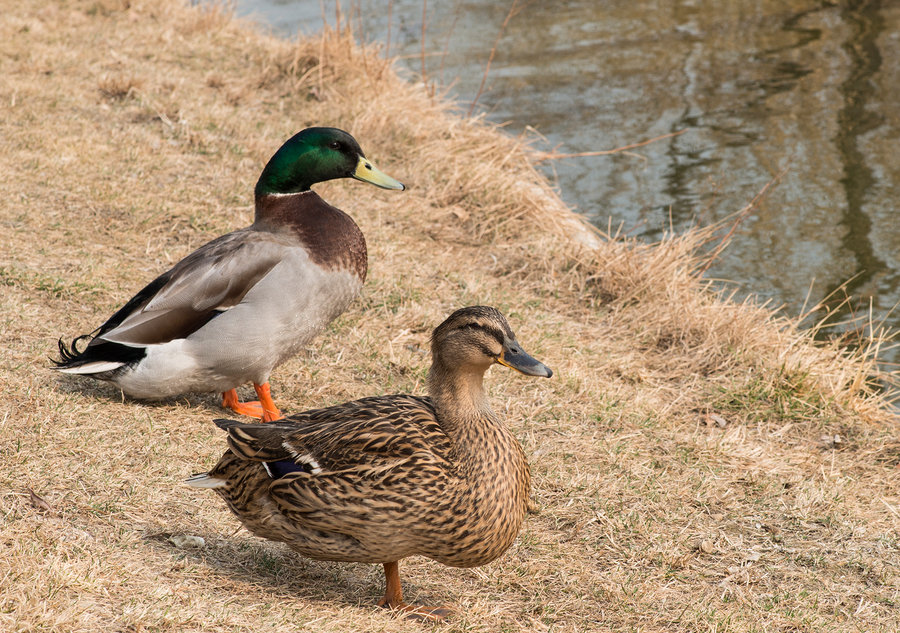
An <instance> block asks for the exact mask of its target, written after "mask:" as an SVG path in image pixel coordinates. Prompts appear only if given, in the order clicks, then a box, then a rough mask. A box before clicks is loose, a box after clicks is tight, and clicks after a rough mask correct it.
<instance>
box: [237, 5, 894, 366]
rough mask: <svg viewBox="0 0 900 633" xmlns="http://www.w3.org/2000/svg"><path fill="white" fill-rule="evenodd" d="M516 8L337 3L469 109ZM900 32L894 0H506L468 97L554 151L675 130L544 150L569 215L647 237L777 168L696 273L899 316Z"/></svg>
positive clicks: (289, 19) (316, 16) (287, 12)
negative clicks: (715, 257)
mask: <svg viewBox="0 0 900 633" xmlns="http://www.w3.org/2000/svg"><path fill="white" fill-rule="evenodd" d="M323 4H324V15H325V16H326V17H325V19H328V20H329V21H330V22H331V23H333V20H334V5H333V2H330V1H326V2H324V3H320V2H319V1H318V0H314V1H309V0H306V1H302V0H301V1H298V0H239V1H238V12H239V13H240V14H241V15H251V14H252V15H256V16H258V17H259V19H260V20H261V21H264V22H268V23H269V24H270V25H272V27H273V28H274V29H275V30H276V31H277V32H279V33H281V34H284V35H289V36H293V35H295V34H296V33H297V32H298V31H300V32H303V33H313V32H315V31H317V30H318V29H320V28H321V26H322V23H323ZM511 4H512V3H511V2H490V1H486V0H484V1H456V2H454V1H452V0H450V1H446V0H445V1H443V2H437V1H435V0H432V1H431V2H427V4H426V3H423V1H422V0H398V1H394V2H386V1H382V2H374V1H372V0H359V1H358V2H355V3H351V2H344V3H343V8H344V10H345V12H347V13H351V14H352V15H353V23H354V27H355V29H356V31H357V33H358V34H359V35H360V36H361V38H363V39H366V40H367V41H380V42H382V43H383V45H384V46H385V47H386V49H387V51H388V52H389V53H390V54H392V55H393V54H399V55H402V56H403V60H402V65H405V66H406V67H407V68H408V69H409V72H410V76H411V77H413V78H418V77H420V76H421V74H422V67H423V59H424V62H425V74H426V76H427V79H428V80H429V81H432V80H442V81H443V83H444V84H450V83H452V93H453V94H454V95H455V96H456V97H457V98H458V99H459V101H460V103H461V104H462V110H463V111H465V110H467V109H468V106H469V104H470V103H471V101H472V100H473V99H474V98H475V96H476V94H478V90H479V85H480V83H481V81H482V76H483V74H484V69H485V64H486V63H487V60H488V56H489V53H490V50H491V48H492V46H493V45H494V43H495V41H497V38H498V35H499V34H500V33H501V25H502V24H503V22H504V20H505V19H506V17H507V14H508V12H509V9H510V6H511ZM423 9H424V11H423ZM423 21H424V23H425V29H424V50H425V55H424V57H423V54H422V49H423ZM898 27H900V2H888V1H882V2H879V1H877V0H869V1H849V0H847V1H843V2H828V1H822V2H812V1H808V0H777V1H776V0H729V1H715V0H694V1H672V0H668V1H666V0H655V1H654V0H628V1H616V0H610V1H606V2H599V1H588V0H575V1H570V2H537V1H532V2H519V3H518V7H517V12H516V14H515V15H514V16H513V17H512V18H511V19H510V20H509V23H508V25H507V27H506V29H505V30H504V31H503V34H502V37H500V39H499V42H498V44H497V49H496V55H495V57H494V59H493V62H492V65H491V68H490V73H489V75H488V80H487V83H486V86H485V89H484V91H483V93H482V94H481V95H480V96H479V97H478V106H479V108H482V109H483V110H485V111H487V112H488V116H489V118H490V119H492V120H494V121H497V122H509V127H508V129H509V130H510V131H512V132H516V131H520V130H523V129H525V128H527V127H529V126H530V127H533V128H535V129H536V130H537V131H538V132H539V133H541V134H542V135H543V136H545V137H546V139H547V146H546V148H547V149H550V148H552V147H556V146H558V148H557V151H560V152H568V153H577V152H587V151H593V150H604V149H612V148H616V147H620V146H623V145H627V144H630V143H634V142H638V141H642V140H645V139H649V138H651V137H656V136H660V135H664V134H668V133H671V132H676V131H680V130H685V132H684V133H683V134H681V135H679V136H676V137H672V138H668V139H665V140H662V141H659V142H656V143H653V144H651V145H648V146H645V147H641V148H638V149H635V150H633V152H631V153H627V154H626V153H623V154H618V155H615V156H601V157H589V158H577V159H576V158H570V159H562V160H554V161H548V162H547V163H546V168H547V170H548V173H549V174H550V175H551V176H552V177H554V178H557V179H558V180H557V182H558V185H559V188H560V191H561V194H562V197H563V198H564V199H565V200H566V201H567V202H568V203H570V204H571V205H573V206H575V207H576V208H577V209H578V210H579V211H580V212H581V213H583V214H584V215H586V216H587V217H588V218H590V219H591V220H592V221H593V222H595V223H597V224H599V225H601V226H603V227H605V226H607V223H608V222H609V221H610V220H611V221H612V224H613V226H614V227H615V226H619V225H621V226H622V227H623V228H624V230H625V231H626V232H628V233H629V234H632V235H639V236H641V237H642V238H645V239H648V240H654V239H657V238H659V237H660V236H661V235H662V233H663V231H666V230H668V228H669V226H670V221H671V223H672V226H673V227H674V228H675V230H683V229H685V228H687V227H689V226H691V225H693V224H697V223H708V222H711V221H714V220H716V219H719V218H723V217H725V216H727V215H729V214H731V213H733V212H734V211H737V210H739V209H741V208H742V207H744V206H745V205H746V204H748V203H749V202H750V201H751V200H752V199H753V198H754V196H755V195H756V194H757V193H758V192H759V191H760V190H761V189H763V187H764V186H765V185H766V183H767V182H769V181H770V180H772V179H773V178H774V177H775V176H776V175H777V174H779V173H781V172H782V171H783V170H785V171H784V173H783V175H782V177H781V178H780V180H779V182H778V183H777V185H776V186H775V187H774V189H772V190H771V191H770V192H769V193H768V194H767V195H766V196H765V197H764V198H763V200H762V201H761V203H760V204H759V206H758V207H757V208H756V209H755V210H754V211H753V212H752V214H751V215H750V216H749V217H748V218H747V219H746V220H745V221H744V222H743V224H742V225H741V226H740V229H739V231H738V233H737V234H736V236H735V237H734V240H733V243H732V245H731V246H730V247H729V248H728V249H727V250H726V251H725V253H724V254H723V255H722V257H721V259H720V261H719V262H718V263H717V264H716V265H715V266H714V267H713V268H712V269H711V270H710V271H709V274H710V275H712V276H715V277H717V278H723V279H728V280H732V281H736V282H738V283H739V287H740V289H741V293H743V294H748V293H752V294H756V295H759V296H760V297H762V298H771V299H773V300H774V301H775V302H776V303H777V304H784V305H785V311H786V312H787V313H788V314H791V315H795V314H799V313H800V311H801V308H802V306H803V304H804V301H805V299H806V298H807V295H809V298H810V300H811V301H813V302H815V301H818V300H820V299H822V298H823V297H826V296H828V295H829V294H830V293H832V292H833V291H834V290H835V289H836V288H838V287H839V286H840V285H841V284H843V283H847V288H848V289H849V291H850V293H851V294H852V295H853V296H854V297H855V301H854V304H853V308H852V309H853V310H855V311H856V312H859V311H863V312H865V311H867V310H868V306H869V304H870V301H871V305H872V313H873V316H874V318H875V319H876V320H878V319H885V318H886V319H887V322H888V323H889V324H890V325H892V326H893V327H900V315H898V314H890V311H891V309H892V308H893V307H894V306H895V305H896V304H897V303H898V301H900V213H898V203H897V200H898V193H900V192H898V186H900V150H898V145H897V143H898V140H900V28H898ZM841 296H842V295H841ZM847 313H848V310H846V309H845V310H844V311H843V313H842V315H841V316H842V317H846V316H847ZM818 316H821V315H818ZM814 318H816V315H813V317H811V319H814ZM888 356H889V357H890V360H892V361H894V362H896V361H897V360H900V353H898V351H897V350H894V351H893V352H891V353H889V355H888Z"/></svg>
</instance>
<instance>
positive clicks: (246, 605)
mask: <svg viewBox="0 0 900 633" xmlns="http://www.w3.org/2000/svg"><path fill="white" fill-rule="evenodd" d="M0 7H2V11H0V16H2V17H0V29H2V33H0V42H2V43H0V51H2V59H3V66H2V68H3V77H2V79H0V102H2V103H3V109H2V112H3V117H2V118H0V130H2V134H0V144H2V149H3V151H2V158H0V160H2V169H0V187H2V190H3V193H4V194H5V195H4V197H3V199H4V203H3V204H2V208H0V209H2V210H0V222H2V227H3V228H2V231H0V240H2V248H0V253H2V254H0V297H2V310H0V315H2V319H3V323H4V327H3V331H4V336H3V341H2V343H0V345H2V352H0V377H2V379H0V393H2V396H3V399H2V403H3V404H2V405H0V407H2V409H0V420H2V433H0V454H2V455H3V464H4V468H3V469H2V489H3V491H4V492H3V522H2V525H0V535H2V539H3V542H4V544H5V548H4V556H3V562H2V563H0V578H3V582H2V587H3V591H2V594H0V629H3V630H9V631H31V630H53V631H85V632H86V631H126V630H127V631H144V630H152V631H201V630H202V631H236V630H250V629H253V630H267V631H288V630H290V631H294V630H300V629H302V630H309V631H324V632H331V631H348V630H360V631H361V630H391V631H407V630H408V631H421V630H422V627H421V625H419V624H416V623H412V622H405V621H399V620H393V619H392V618H391V616H390V615H389V614H387V613H385V612H383V611H382V610H380V609H377V608H375V607H374V606H373V605H374V602H375V601H376V600H377V598H378V597H379V596H380V595H381V591H382V589H383V587H382V585H381V583H382V577H381V569H380V567H377V566H372V565H362V564H359V565H346V564H335V563H318V562H313V561H308V560H305V559H302V558H300V557H299V556H296V555H294V554H292V553H291V552H290V551H289V550H287V549H286V548H284V547H283V546H281V545H278V544H275V543H269V542H265V541H262V540H260V539H257V538H255V537H252V536H251V535H250V534H249V533H247V532H246V531H244V530H238V524H237V522H236V521H235V520H234V518H233V517H232V516H231V515H230V514H229V512H228V511H227V509H226V508H225V507H224V505H223V504H222V503H221V501H220V499H219V498H218V497H216V496H215V495H213V494H211V493H209V492H208V491H199V490H194V489H191V488H189V487H187V486H186V485H184V484H183V480H184V479H185V478H187V477H188V476H189V475H191V474H192V473H195V472H198V471H202V470H205V469H207V468H209V467H211V466H212V465H213V464H214V463H215V461H216V459H217V458H218V457H219V456H220V455H221V453H222V452H223V450H224V449H225V441H224V439H223V435H222V433H221V432H220V431H219V430H218V429H217V428H216V427H215V426H214V425H213V424H212V422H211V420H212V419H213V418H216V417H222V416H223V410H222V409H221V408H220V407H219V399H218V397H217V396H215V395H214V394H195V395H190V396H187V397H182V398H178V399H173V400H170V401H165V402H161V403H144V402H135V401H131V400H128V399H124V398H123V397H122V396H121V394H120V393H119V392H118V391H117V390H116V389H114V388H112V387H110V386H107V385H103V384H96V383H93V382H91V381H89V380H86V379H78V378H72V377H67V376H60V375H57V374H56V373H54V372H52V371H51V370H50V368H49V365H50V363H49V360H48V357H51V356H53V355H54V354H55V346H56V339H57V338H58V337H60V336H62V337H64V338H67V339H71V338H72V337H74V336H75V335H77V334H81V333H83V332H87V331H90V330H91V329H92V328H94V327H96V326H97V325H98V324H99V323H101V322H102V321H103V319H104V318H106V317H107V316H109V315H110V314H111V313H112V311H113V310H115V309H116V308H117V307H119V306H121V305H122V303H123V302H124V301H126V300H127V299H128V298H129V297H131V296H132V295H133V294H134V292H136V291H137V290H138V289H140V288H141V287H142V286H143V285H144V284H145V283H146V282H147V281H149V280H150V279H152V278H153V277H155V276H156V275H157V274H159V273H160V272H162V271H164V270H166V269H167V268H168V267H169V266H171V265H172V264H174V263H175V262H176V261H178V260H179V259H180V258H181V257H182V256H184V255H185V254H187V253H188V252H190V251H191V250H193V249H194V248H197V247H198V246H200V245H201V244H203V243H204V242H206V241H208V240H210V239H212V238H213V237H215V236H217V235H221V234H223V233H226V232H228V231H230V230H233V229H236V228H239V227H241V226H246V225H247V224H249V223H250V221H251V218H252V214H253V208H252V191H253V186H254V184H255V182H256V179H257V177H258V175H259V172H260V170H261V168H262V166H263V165H264V164H265V161H266V160H267V159H268V158H269V157H270V156H271V154H272V153H273V152H274V151H275V149H277V148H278V147H279V146H280V144H281V143H282V142H283V141H284V140H285V139H287V138H288V137H289V136H291V135H292V134H294V133H295V132H296V131H298V130H300V129H302V128H304V127H307V126H311V125H333V126H336V127H341V128H343V129H346V130H348V131H349V132H351V133H352V134H353V135H354V136H355V137H356V138H357V139H358V140H359V142H360V144H361V146H362V148H363V150H364V151H365V152H366V154H367V156H369V157H370V158H372V160H373V161H374V162H375V163H376V164H377V165H378V166H379V167H380V168H381V169H382V170H384V171H385V172H387V173H389V174H390V175H392V176H394V177H396V178H397V179H399V180H401V181H402V182H404V183H405V184H407V185H408V187H409V189H408V191H406V192H403V193H398V192H390V191H379V190H376V189H374V188H372V187H369V186H367V185H364V184H362V183H358V182H353V181H344V180H342V181H334V182H328V183H323V184H322V185H317V187H316V190H317V191H318V192H319V193H320V194H321V195H322V196H323V197H324V198H325V199H326V200H328V201H329V202H331V203H332V204H334V205H335V206H337V207H339V208H341V209H343V210H345V211H346V212H348V213H349V214H350V215H351V216H353V218H354V219H355V220H356V221H357V223H358V224H359V225H360V227H361V228H362V229H363V232H364V233H365V235H366V239H367V241H368V248H369V278H368V280H367V282H366V285H365V289H364V291H363V296H362V297H361V298H360V299H359V300H357V301H356V302H355V303H354V305H353V307H352V308H351V309H350V310H349V311H348V312H347V313H345V314H344V315H343V316H341V317H340V318H339V319H338V321H337V322H336V323H335V324H333V325H332V327H331V328H330V329H329V330H328V332H326V334H324V335H323V336H321V337H319V338H318V339H316V340H315V341H314V342H313V344H312V345H311V347H310V349H309V350H308V351H307V352H306V353H304V354H302V355H301V356H299V357H297V358H295V359H293V360H291V361H289V362H288V363H286V364H285V365H283V366H281V367H280V368H279V369H277V370H276V371H275V373H274V374H273V376H272V379H271V381H272V389H273V393H274V394H275V396H276V399H277V401H278V402H279V405H281V406H282V408H283V410H284V411H285V413H290V412H292V411H297V410H301V409H305V408H311V407H318V406H322V405H327V404H332V403H336V402H341V401H344V400H348V399H351V398H357V397H362V396H365V395H374V394H381V393H394V392H412V393H423V390H424V384H423V381H424V376H425V372H426V371H427V368H428V364H429V358H428V355H427V354H426V353H424V352H423V350H427V349H428V341H429V335H430V332H431V329H432V328H433V327H434V326H435V325H437V324H438V323H439V322H440V321H441V320H442V319H443V318H444V317H445V316H446V315H448V314H449V313H450V312H451V311H452V310H453V309H455V308H458V307H460V306H463V305H468V304H490V305H494V306H497V307H498V308H500V309H501V310H502V311H503V312H504V313H505V314H506V316H507V317H508V319H509V321H510V324H511V326H512V327H513V329H514V330H515V332H516V334H517V335H518V338H519V340H520V341H521V342H522V344H523V346H525V347H526V349H528V351H529V352H530V353H532V354H533V355H534V356H535V357H537V358H539V359H540V360H541V361H543V362H545V363H546V364H547V365H548V366H550V367H551V368H552V369H553V370H554V372H555V374H554V377H553V379H552V380H545V381H540V382H537V381H529V380H525V379H522V378H521V377H520V376H516V375H512V372H499V371H490V372H489V373H488V376H487V380H486V383H487V387H488V391H489V393H490V396H491V400H492V403H493V405H494V408H495V410H496V411H497V412H498V414H500V415H502V416H503V417H504V418H505V419H506V420H507V422H508V424H509V426H510V428H511V429H512V430H513V431H514V433H515V434H516V436H517V437H518V438H519V440H520V441H521V443H522V445H523V447H524V449H525V452H526V454H527V455H528V457H529V460H530V463H531V469H532V477H533V497H534V500H535V502H536V504H537V506H538V512H537V513H536V514H534V515H532V516H529V517H528V518H527V520H526V525H525V527H524V529H523V531H522V533H521V534H520V537H519V539H518V540H517V542H516V543H515V544H514V546H513V547H512V549H510V550H509V552H507V553H506V554H505V555H504V556H503V557H501V558H500V559H499V560H497V561H495V562H494V563H491V564H490V565H487V566H485V567H483V568H478V569H467V570H461V569H450V568H446V567H442V566H440V565H438V564H436V563H433V562H431V561H428V560H425V559H421V558H413V559H409V560H406V561H404V562H403V563H401V568H402V574H403V578H404V582H405V590H406V592H407V595H408V597H409V598H410V599H411V600H414V601H417V602H420V603H430V604H449V605H451V606H453V607H454V608H455V609H456V610H457V616H456V617H455V618H454V619H453V620H451V621H450V622H449V623H448V624H447V625H446V628H445V630H447V631H456V630H466V631H498V630H504V631H544V630H551V629H552V630H553V631H605V630H615V631H621V630H647V631H653V630H677V631H707V630H726V629H727V630H740V631H748V630H766V631H796V630H808V631H825V630H835V631H837V630H865V631H870V632H875V631H885V632H887V631H893V630H894V629H895V626H896V620H897V617H896V613H897V608H898V604H900V545H898V531H900V487H898V483H900V477H898V473H900V469H898V468H897V466H898V463H900V439H898V435H897V432H896V429H897V423H898V422H900V417H898V415H897V414H896V412H895V411H893V410H892V409H891V408H890V406H889V404H888V403H886V402H885V399H884V397H883V396H882V395H880V394H879V393H878V392H877V390H875V389H874V388H873V387H872V386H871V384H870V383H871V381H872V380H873V378H877V376H878V368H877V365H876V364H875V363H874V361H873V360H872V356H871V353H870V352H872V351H874V350H875V349H877V347H878V346H879V345H882V344H883V342H881V341H879V340H877V339H875V340H860V341H857V343H858V344H859V349H860V350H862V351H858V352H856V353H854V354H849V353H847V352H845V351H842V350H841V348H839V347H838V346H837V345H836V344H829V345H825V344H817V343H815V342H814V341H813V340H812V337H811V335H810V334H809V333H807V332H802V331H799V330H798V329H797V327H796V321H795V320H792V319H788V318H785V317H783V316H779V315H777V314H775V313H773V312H772V311H771V310H769V309H767V308H765V307H760V306H756V305H753V304H750V303H735V302H731V301H729V300H728V298H727V297H723V296H721V295H718V294H716V293H713V292H712V291H711V290H710V288H709V286H708V284H707V283H706V282H705V281H704V280H703V279H702V274H701V272H702V270H703V269H704V267H705V265H706V263H707V260H706V259H705V258H704V255H703V253H704V252H707V251H708V250H709V249H708V247H709V245H710V244H715V243H716V242H717V240H720V239H721V238H722V236H723V235H724V233H725V232H726V231H727V229H725V230H723V229H721V228H716V227H711V228H709V229H699V230H697V231H694V232H692V233H689V234H687V235H683V236H678V237H673V238H671V239H667V240H665V241H663V242H662V243H660V244H656V245H642V244H639V243H636V242H632V241H627V240H619V239H613V238H611V237H610V236H606V235H603V234H602V233H600V232H597V231H595V230H594V229H591V228H590V227H587V226H586V225H584V224H583V223H582V221H581V220H580V218H579V217H578V216H577V215H575V214H574V213H572V212H571V211H570V210H568V209H567V208H566V207H565V205H564V204H563V203H562V202H561V201H560V200H559V198H558V196H557V195H556V194H555V192H554V191H553V189H552V188H551V187H550V186H549V185H548V183H547V182H546V181H545V180H544V179H543V177H542V176H541V175H540V174H539V173H538V172H537V171H536V170H535V168H534V166H533V160H534V157H535V152H534V151H533V150H532V149H531V148H530V146H529V144H528V142H527V141H526V140H524V139H518V138H511V137H509V136H507V135H505V134H504V133H503V131H502V129H498V128H496V127H494V126H491V125H489V124H487V123H486V122H484V121H483V120H482V119H479V118H474V119H470V118H465V117H463V116H461V115H460V114H459V113H457V112H455V111H454V110H453V108H452V106H451V105H450V104H447V103H445V102H442V101H441V100H440V99H438V98H435V97H434V96H433V95H432V94H431V93H430V91H429V90H428V89H427V88H426V87H424V86H422V85H418V84H415V83H412V82H410V81H407V80H406V79H404V78H402V77H398V76H397V74H396V73H395V71H394V67H393V64H392V63H391V62H390V61H389V60H385V59H383V57H382V55H381V52H380V51H379V50H377V49H363V48H360V47H359V46H358V45H357V44H355V43H354V40H353V37H352V34H351V33H349V32H348V31H328V32H325V33H323V34H322V35H321V36H319V37H315V38H311V39H308V40H301V41H298V42H287V41H283V40H280V39H277V38H274V37H271V36H268V35H265V34H263V33H261V32H260V31H259V30H258V29H257V28H256V27H254V26H252V25H250V24H247V23H242V22H240V21H236V20H234V19H232V17H231V16H230V14H229V13H228V12H227V11H224V10H220V9H215V8H213V9H209V8H192V7H189V6H185V4H184V3H182V2H179V1H177V0H159V1H156V2H143V1H135V2H130V1H128V0H98V1H83V2H82V1H73V2H68V3H51V4H48V3H45V2H40V1H38V0H24V1H19V2H12V1H11V0H0ZM40 500H43V503H42V502H41V501H40ZM172 535H176V536H177V535H197V536H202V537H203V538H204V539H205V545H204V546H203V547H202V548H199V549H179V548H178V547H176V546H175V545H174V544H173V543H172V542H171V541H170V540H169V537H170V536H172Z"/></svg>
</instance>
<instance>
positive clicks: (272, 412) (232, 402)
mask: <svg viewBox="0 0 900 633" xmlns="http://www.w3.org/2000/svg"><path fill="white" fill-rule="evenodd" d="M253 387H254V388H255V389H256V393H257V395H258V396H259V400H251V401H249V402H241V401H240V399H238V395H237V390H236V389H230V390H228V391H226V392H225V393H223V394H222V406H223V407H224V408H226V409H231V410H232V411H234V412H235V413H237V414H238V415H246V416H249V417H251V418H260V421H261V422H274V421H275V420H280V419H281V417H282V415H281V411H279V410H278V407H277V406H275V401H274V400H272V395H271V392H270V390H269V383H264V384H262V385H257V384H255V383H254V384H253Z"/></svg>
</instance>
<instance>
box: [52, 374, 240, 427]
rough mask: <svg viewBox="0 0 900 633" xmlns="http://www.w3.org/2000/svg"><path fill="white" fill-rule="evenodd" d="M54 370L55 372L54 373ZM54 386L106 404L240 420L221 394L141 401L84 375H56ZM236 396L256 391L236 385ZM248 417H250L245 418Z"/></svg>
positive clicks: (212, 393)
mask: <svg viewBox="0 0 900 633" xmlns="http://www.w3.org/2000/svg"><path fill="white" fill-rule="evenodd" d="M54 373H55V372H54ZM54 382H55V385H54V386H55V388H56V391H58V392H59V393H61V394H66V395H68V394H78V395H81V396H85V397H88V398H93V399H96V400H99V401H102V402H106V403H113V402H116V403H119V404H133V405H137V406H141V407H150V408H154V409H162V408H165V407H174V406H183V407H191V408H195V409H201V408H203V409H207V410H208V413H209V416H210V418H209V419H210V420H212V419H213V418H223V417H225V418H229V417H233V418H236V419H240V418H241V416H239V415H238V414H236V413H234V412H233V411H231V410H229V409H225V408H223V407H222V394H221V393H214V392H210V393H186V394H182V395H178V396H171V397H168V398H160V399H158V400H140V399H138V398H132V397H131V396H128V395H126V394H125V392H123V391H122V390H121V389H119V388H118V387H116V386H115V385H114V384H112V383H110V382H104V381H102V380H94V379H92V378H88V377H87V376H78V375H66V374H56V380H55V381H54ZM238 396H239V397H240V399H241V401H242V402H243V401H247V400H255V399H256V394H255V393H254V392H253V389H252V388H250V387H249V386H247V387H239V388H238ZM247 419H250V418H247Z"/></svg>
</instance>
